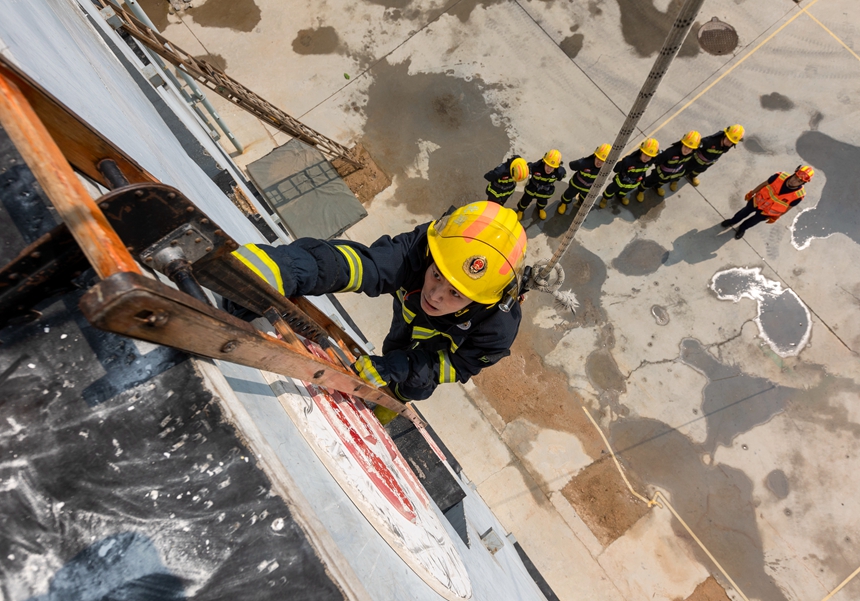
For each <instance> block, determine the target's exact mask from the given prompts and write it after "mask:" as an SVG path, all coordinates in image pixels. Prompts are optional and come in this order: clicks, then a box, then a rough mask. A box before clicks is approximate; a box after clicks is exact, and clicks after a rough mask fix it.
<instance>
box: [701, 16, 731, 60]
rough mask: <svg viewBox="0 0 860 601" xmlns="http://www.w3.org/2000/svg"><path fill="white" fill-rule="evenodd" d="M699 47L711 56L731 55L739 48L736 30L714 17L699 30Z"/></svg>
mask: <svg viewBox="0 0 860 601" xmlns="http://www.w3.org/2000/svg"><path fill="white" fill-rule="evenodd" d="M698 37H699V46H701V47H702V50H704V51H705V52H707V53H709V54H716V55H717V56H719V55H721V54H729V53H730V52H733V51H734V49H735V48H737V47H738V32H737V31H735V28H734V27H732V26H731V25H729V24H728V23H724V22H722V21H720V20H719V19H718V18H717V17H714V18H713V19H711V20H710V21H708V22H707V23H705V24H704V25H702V26H701V27H700V28H699V36H698Z"/></svg>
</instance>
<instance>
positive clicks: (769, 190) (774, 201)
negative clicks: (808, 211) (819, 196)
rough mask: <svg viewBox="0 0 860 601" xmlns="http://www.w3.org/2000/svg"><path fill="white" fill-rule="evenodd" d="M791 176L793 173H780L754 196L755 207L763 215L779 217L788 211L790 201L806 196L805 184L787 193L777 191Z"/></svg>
mask: <svg viewBox="0 0 860 601" xmlns="http://www.w3.org/2000/svg"><path fill="white" fill-rule="evenodd" d="M791 176H792V174H791V173H779V174H778V175H777V177H776V180H775V181H774V182H773V183H772V184H768V185H766V186H765V187H764V188H762V189H761V190H759V191H758V193H757V194H756V195H755V198H753V202H754V203H755V208H757V209H758V210H759V211H761V212H762V215H765V216H767V217H774V218H777V217H779V216H780V215H783V214H784V213H785V212H786V211H788V209H789V203H791V202H794V201H795V200H797V199H798V198H803V197H804V195H805V194H806V192H805V191H804V190H803V186H801V187H800V188H798V189H797V190H793V191H791V192H788V193H786V194H777V193H776V188H777V187H779V188H780V189H781V188H782V184H783V182H785V180H787V179H788V178H789V177H791Z"/></svg>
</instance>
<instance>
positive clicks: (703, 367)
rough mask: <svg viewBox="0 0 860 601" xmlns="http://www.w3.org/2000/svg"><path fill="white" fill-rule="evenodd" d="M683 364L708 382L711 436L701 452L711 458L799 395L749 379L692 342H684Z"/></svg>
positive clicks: (705, 412)
mask: <svg viewBox="0 0 860 601" xmlns="http://www.w3.org/2000/svg"><path fill="white" fill-rule="evenodd" d="M680 360H681V362H682V363H684V364H686V365H689V366H690V367H692V368H693V369H695V370H696V371H698V372H700V373H701V374H702V375H704V376H705V377H706V378H707V379H708V383H707V384H706V385H705V388H704V389H703V390H702V398H703V400H702V414H703V416H704V418H705V420H706V422H707V427H708V436H707V438H706V439H705V441H704V442H703V443H702V444H701V445H700V448H702V449H704V450H705V451H706V452H707V453H708V454H709V455H712V456H713V454H714V452H715V451H716V450H717V446H719V445H722V446H726V447H728V446H731V444H732V441H733V440H734V439H735V438H736V437H737V436H738V435H739V434H742V433H744V432H749V431H750V430H752V429H753V428H754V427H756V426H758V425H761V424H764V423H766V422H768V421H770V419H771V418H773V416H775V415H777V414H779V413H782V412H783V411H785V409H786V406H787V404H788V403H789V402H790V401H791V400H792V399H793V398H796V397H797V396H798V394H799V391H798V390H797V389H796V388H788V387H784V386H779V385H778V384H774V383H773V382H771V381H770V380H767V379H765V378H757V377H754V376H750V375H747V374H745V373H744V372H743V371H741V369H740V368H739V367H737V366H735V365H725V364H723V363H720V362H719V361H718V360H717V359H716V358H715V357H714V356H713V355H711V354H710V353H709V352H708V351H707V350H706V349H705V347H703V346H702V343H700V342H699V341H698V340H694V339H692V338H687V339H685V340H683V341H682V342H681V355H680Z"/></svg>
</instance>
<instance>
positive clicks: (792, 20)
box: [648, 0, 818, 138]
mask: <svg viewBox="0 0 860 601" xmlns="http://www.w3.org/2000/svg"><path fill="white" fill-rule="evenodd" d="M817 2H818V0H812V2H810V3H809V4H808V5H807V8H808V7H811V6H812V5H813V4H816V3H817ZM804 12H806V10H805V9H803V8H801V11H798V12H797V13H795V14H794V16H792V17H791V18H789V19H788V20H787V21H786V22H785V23H783V24H782V25H780V26H779V27H778V28H777V29H776V31H774V32H773V33H771V34H770V35H769V36H767V37H766V38H765V39H763V40H762V41H761V42H759V43H758V45H757V46H756V47H755V48H753V49H752V50H750V51H749V52H747V53H746V54H745V55H744V56H743V57H742V58H741V59H740V60H739V61H738V62H736V63H735V64H734V65H732V66H731V67H729V68H728V69H727V70H726V71H725V72H724V73H723V74H722V75H720V76H719V77H718V78H716V79H715V80H714V81H712V82H711V83H710V84H708V86H707V87H706V88H705V89H704V90H702V91H701V92H699V93H698V94H696V95H695V96H693V97H692V98H691V99H690V100H689V101H687V103H686V104H684V106H682V107H681V108H679V109H678V110H677V111H675V112H674V113H673V114H672V115H671V116H670V117H669V118H668V119H666V120H665V121H663V123H661V124H660V125H658V126H657V128H656V129H654V130H652V131H651V133H650V134H648V137H649V138H650V137H654V134H656V133H657V132H658V131H660V130H661V129H663V128H664V127H665V126H666V125H668V124H669V123H670V122H672V121H673V120H674V119H675V117H677V116H678V115H680V114H681V113H683V112H684V111H686V110H687V109H688V108H690V106H691V105H692V104H693V103H694V102H696V101H697V100H698V99H699V98H701V97H702V96H704V95H705V94H706V93H707V92H708V91H709V90H710V89H711V88H713V87H714V86H715V85H717V84H718V83H720V82H721V81H722V80H723V79H724V78H725V77H726V76H727V75H728V74H729V73H731V72H732V71H734V70H735V69H737V68H738V67H739V66H740V65H742V64H743V63H744V61H746V60H747V59H748V58H749V57H751V56H752V55H753V54H755V53H756V52H758V51H759V49H760V48H761V47H762V46H764V45H765V44H767V43H768V42H769V41H771V40H772V39H773V38H774V37H776V35H777V34H778V33H779V32H781V31H782V30H783V29H785V28H786V27H788V25H790V24H791V23H792V22H794V20H795V19H797V18H798V17H799V16H800V15H802V14H803V13H804ZM807 14H809V13H807ZM810 16H811V15H810Z"/></svg>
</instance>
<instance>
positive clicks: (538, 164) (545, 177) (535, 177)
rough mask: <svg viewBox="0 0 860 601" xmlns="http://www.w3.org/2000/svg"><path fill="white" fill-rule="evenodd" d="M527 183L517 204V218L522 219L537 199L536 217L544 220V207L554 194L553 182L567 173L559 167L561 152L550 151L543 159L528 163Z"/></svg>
mask: <svg viewBox="0 0 860 601" xmlns="http://www.w3.org/2000/svg"><path fill="white" fill-rule="evenodd" d="M529 173H530V174H531V177H530V178H529V183H527V184H526V189H525V191H524V192H523V196H522V198H520V201H519V202H518V203H517V217H518V218H519V219H522V218H523V213H524V212H525V210H526V209H527V208H528V206H529V205H530V204H531V203H532V200H533V199H535V198H536V199H537V203H536V204H537V210H538V217H539V218H541V219H546V205H547V203H548V202H549V199H550V198H551V197H552V195H553V193H554V192H555V182H557V181H559V180H562V179H564V176H565V175H566V174H567V171H566V170H565V168H564V167H562V166H561V152H559V151H558V150H556V149H554V148H553V149H552V150H550V151H549V152H547V153H546V154H545V155H543V159H541V160H539V161H535V162H534V163H529Z"/></svg>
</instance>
